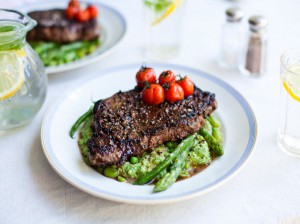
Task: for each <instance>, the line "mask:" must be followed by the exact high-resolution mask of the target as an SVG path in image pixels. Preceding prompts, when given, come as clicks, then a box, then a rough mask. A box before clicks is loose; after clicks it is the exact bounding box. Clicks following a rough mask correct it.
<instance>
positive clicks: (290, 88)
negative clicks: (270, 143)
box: [278, 48, 300, 157]
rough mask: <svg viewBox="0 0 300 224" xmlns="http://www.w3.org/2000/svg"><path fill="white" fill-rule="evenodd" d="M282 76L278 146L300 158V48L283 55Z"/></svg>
mask: <svg viewBox="0 0 300 224" xmlns="http://www.w3.org/2000/svg"><path fill="white" fill-rule="evenodd" d="M280 76H281V96H280V98H281V99H280V107H281V114H280V116H281V117H280V128H279V132H278V144H279V146H280V148H281V149H283V150H284V151H285V152H287V153H288V154H290V155H293V156H297V157H300V48H295V49H291V50H288V51H286V52H285V53H283V54H282V56H281V69H280Z"/></svg>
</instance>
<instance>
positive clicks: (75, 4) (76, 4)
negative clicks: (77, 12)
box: [69, 0, 80, 9]
mask: <svg viewBox="0 0 300 224" xmlns="http://www.w3.org/2000/svg"><path fill="white" fill-rule="evenodd" d="M70 6H72V7H76V8H78V9H80V3H79V1H78V0H71V1H70V2H69V7H70Z"/></svg>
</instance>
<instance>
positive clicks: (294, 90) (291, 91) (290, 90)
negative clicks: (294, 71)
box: [283, 81, 300, 102]
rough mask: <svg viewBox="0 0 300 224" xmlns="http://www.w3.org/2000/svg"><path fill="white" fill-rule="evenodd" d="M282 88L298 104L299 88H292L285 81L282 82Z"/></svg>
mask: <svg viewBox="0 0 300 224" xmlns="http://www.w3.org/2000/svg"><path fill="white" fill-rule="evenodd" d="M283 86H284V88H285V90H286V91H287V92H288V94H289V95H290V96H291V97H292V98H293V99H294V100H297V101H299V102H300V87H299V88H293V86H292V85H291V84H288V82H287V81H284V82H283Z"/></svg>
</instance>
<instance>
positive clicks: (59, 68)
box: [18, 0, 128, 75]
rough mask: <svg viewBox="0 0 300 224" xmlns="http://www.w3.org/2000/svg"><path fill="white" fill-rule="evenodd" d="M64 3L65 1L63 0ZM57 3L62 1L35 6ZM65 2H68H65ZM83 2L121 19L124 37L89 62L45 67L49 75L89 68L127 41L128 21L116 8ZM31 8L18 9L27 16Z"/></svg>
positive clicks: (78, 61)
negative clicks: (105, 10) (103, 9)
mask: <svg viewBox="0 0 300 224" xmlns="http://www.w3.org/2000/svg"><path fill="white" fill-rule="evenodd" d="M63 1H65V0H63ZM56 2H59V3H61V1H59V0H53V1H49V0H48V1H42V2H36V3H35V4H36V5H37V6H39V5H44V4H53V5H54V4H55V3H56ZM65 2H67V1H65ZM81 2H83V3H93V4H95V5H97V6H98V7H100V8H105V9H107V10H109V11H110V12H112V13H113V14H114V15H116V16H117V17H118V18H119V21H120V24H121V26H122V35H121V37H120V38H119V39H118V41H117V42H116V43H115V44H114V45H112V46H111V47H110V48H109V49H107V50H106V51H104V52H103V53H101V54H99V55H95V57H92V58H90V59H89V60H82V59H79V60H76V61H73V62H70V63H67V64H64V65H63V66H50V67H49V66H48V67H46V66H45V71H46V74H47V75H50V74H57V73H60V72H67V71H70V70H74V69H76V68H81V67H84V66H87V65H89V64H92V63H94V62H96V61H99V60H101V59H103V58H104V57H106V56H108V55H109V54H111V53H113V51H115V50H116V49H117V48H118V47H119V46H120V45H121V43H122V42H123V41H124V39H125V36H126V35H127V29H128V24H127V20H126V18H125V16H124V15H123V14H122V13H121V12H120V11H119V10H117V9H116V8H114V7H112V6H109V5H106V4H103V3H101V2H98V1H95V0H84V1H81ZM36 5H35V7H37V6H36ZM30 8H32V9H33V10H34V7H33V6H28V5H26V4H22V5H21V6H19V7H18V9H19V10H20V11H21V12H23V13H26V14H27V12H24V11H26V10H28V9H30ZM100 47H101V46H100Z"/></svg>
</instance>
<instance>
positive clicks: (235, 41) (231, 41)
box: [218, 8, 244, 69]
mask: <svg viewBox="0 0 300 224" xmlns="http://www.w3.org/2000/svg"><path fill="white" fill-rule="evenodd" d="M225 13H226V22H225V23H224V25H223V27H222V36H221V46H220V53H219V57H218V63H219V65H220V66H222V67H225V68H231V69H234V68H238V64H239V54H240V49H241V41H242V39H243V29H242V24H241V20H242V18H243V16H244V12H243V11H242V10H241V9H239V8H229V9H227V10H226V12H225Z"/></svg>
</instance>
